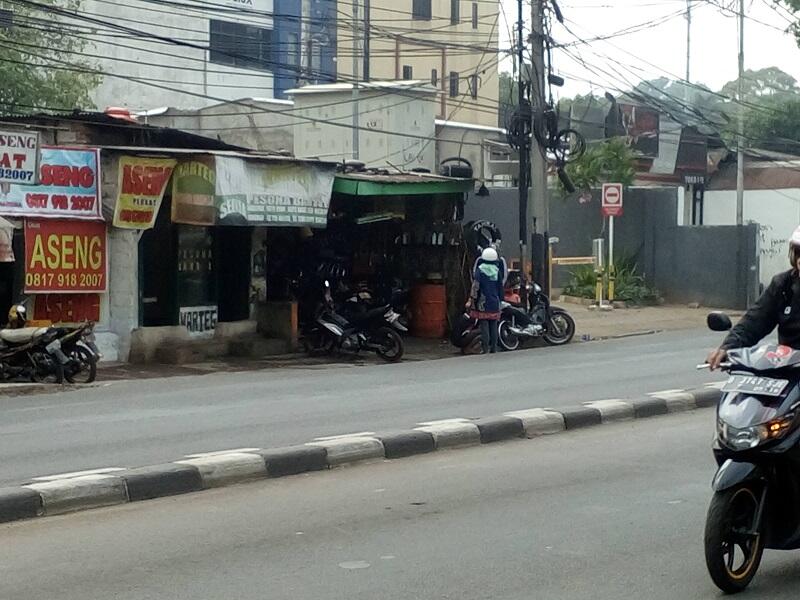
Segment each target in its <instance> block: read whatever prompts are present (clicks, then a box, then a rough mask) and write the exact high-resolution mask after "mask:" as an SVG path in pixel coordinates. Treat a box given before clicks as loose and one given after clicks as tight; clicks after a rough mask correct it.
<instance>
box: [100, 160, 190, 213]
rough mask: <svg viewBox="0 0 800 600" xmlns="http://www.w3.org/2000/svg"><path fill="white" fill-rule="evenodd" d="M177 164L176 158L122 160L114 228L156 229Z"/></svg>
mask: <svg viewBox="0 0 800 600" xmlns="http://www.w3.org/2000/svg"><path fill="white" fill-rule="evenodd" d="M176 162H177V161H176V160H174V159H172V158H141V157H138V156H121V157H120V158H119V167H118V169H119V181H118V184H117V190H118V193H117V204H116V206H115V207H114V227H121V228H123V229H152V228H153V226H154V225H155V222H156V217H157V216H158V209H159V208H160V207H161V200H162V198H163V197H164V190H165V189H166V188H167V182H168V181H169V178H170V176H171V175H172V171H173V169H174V168H175V164H176Z"/></svg>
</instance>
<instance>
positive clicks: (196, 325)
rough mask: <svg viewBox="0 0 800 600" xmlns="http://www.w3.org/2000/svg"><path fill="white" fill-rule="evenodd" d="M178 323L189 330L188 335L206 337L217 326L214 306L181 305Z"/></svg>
mask: <svg viewBox="0 0 800 600" xmlns="http://www.w3.org/2000/svg"><path fill="white" fill-rule="evenodd" d="M180 324H181V325H183V326H184V327H186V329H188V330H189V335H192V336H197V337H207V336H211V335H214V330H215V329H216V328H217V307H216V306H181V308H180Z"/></svg>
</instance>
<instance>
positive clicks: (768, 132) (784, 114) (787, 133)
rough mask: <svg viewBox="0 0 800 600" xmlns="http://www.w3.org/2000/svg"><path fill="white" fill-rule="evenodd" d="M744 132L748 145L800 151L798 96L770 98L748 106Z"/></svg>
mask: <svg viewBox="0 0 800 600" xmlns="http://www.w3.org/2000/svg"><path fill="white" fill-rule="evenodd" d="M744 135H745V139H746V140H747V143H748V145H749V146H753V147H755V148H762V149H764V150H773V151H775V152H786V153H787V154H800V99H797V98H782V99H777V100H770V101H769V102H762V103H761V105H760V106H759V107H758V108H756V107H752V108H747V109H746V111H745V126H744Z"/></svg>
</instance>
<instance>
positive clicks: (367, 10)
mask: <svg viewBox="0 0 800 600" xmlns="http://www.w3.org/2000/svg"><path fill="white" fill-rule="evenodd" d="M370 9H371V7H370V0H364V52H363V55H364V81H369V78H370V74H369V42H370V16H371V15H370V12H371V11H370Z"/></svg>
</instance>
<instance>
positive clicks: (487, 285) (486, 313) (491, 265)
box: [467, 248, 505, 354]
mask: <svg viewBox="0 0 800 600" xmlns="http://www.w3.org/2000/svg"><path fill="white" fill-rule="evenodd" d="M504 271H505V265H504V263H503V262H502V261H501V260H500V257H499V256H498V255H497V250H495V249H494V248H486V249H485V250H484V251H483V252H482V253H481V257H480V259H479V260H478V261H477V264H476V266H475V270H474V272H473V273H472V288H471V290H470V296H469V300H468V301H467V308H468V309H470V316H471V317H472V318H473V319H477V320H478V324H479V326H480V330H481V349H482V350H483V353H484V354H487V353H488V354H494V353H495V352H497V322H498V321H499V320H500V301H501V300H502V298H503V280H504V279H505V273H504Z"/></svg>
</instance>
